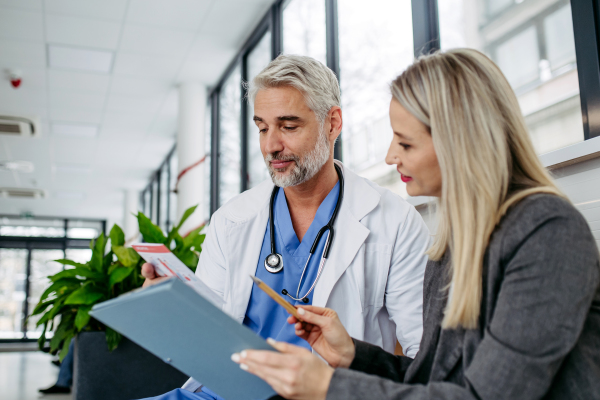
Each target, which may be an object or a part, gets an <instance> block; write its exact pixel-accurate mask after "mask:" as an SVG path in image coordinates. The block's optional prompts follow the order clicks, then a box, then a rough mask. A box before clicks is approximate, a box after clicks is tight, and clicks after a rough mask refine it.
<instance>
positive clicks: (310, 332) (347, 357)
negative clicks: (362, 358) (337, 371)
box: [288, 306, 355, 368]
mask: <svg viewBox="0 0 600 400" xmlns="http://www.w3.org/2000/svg"><path fill="white" fill-rule="evenodd" d="M298 314H299V315H300V317H301V318H302V320H303V322H300V321H298V320H297V319H296V318H295V317H294V316H290V317H288V323H289V324H295V330H296V335H298V336H300V337H301V338H302V339H304V340H306V341H307V342H308V344H310V346H311V347H312V348H313V349H314V350H315V351H316V352H317V353H319V355H320V356H321V357H323V358H324V359H325V361H327V362H328V363H329V365H331V366H332V367H334V368H348V367H349V366H350V364H352V360H354V355H355V348H354V341H353V340H352V338H351V337H350V335H348V332H347V331H346V329H345V328H344V325H342V322H341V321H340V319H339V318H338V316H337V313H336V312H335V311H333V310H332V309H330V308H323V307H315V306H299V307H298Z"/></svg>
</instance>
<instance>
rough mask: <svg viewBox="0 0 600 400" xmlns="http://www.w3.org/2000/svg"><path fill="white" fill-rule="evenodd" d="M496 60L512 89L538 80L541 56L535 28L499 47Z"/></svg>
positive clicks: (528, 29) (530, 28)
mask: <svg viewBox="0 0 600 400" xmlns="http://www.w3.org/2000/svg"><path fill="white" fill-rule="evenodd" d="M495 58H496V63H497V64H498V66H499V67H500V69H501V70H502V72H504V75H505V76H506V79H508V82H509V83H510V84H511V85H512V87H517V88H518V87H521V86H523V85H524V84H526V83H529V82H532V81H534V80H536V79H538V78H539V65H540V55H539V51H538V46H537V36H536V30H535V27H533V26H532V27H529V28H527V29H526V30H524V31H523V32H521V33H519V34H517V35H515V36H513V37H512V38H511V39H509V40H507V41H505V42H504V43H502V44H501V45H499V46H498V47H497V49H496V57H495Z"/></svg>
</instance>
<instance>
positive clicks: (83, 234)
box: [0, 215, 106, 341]
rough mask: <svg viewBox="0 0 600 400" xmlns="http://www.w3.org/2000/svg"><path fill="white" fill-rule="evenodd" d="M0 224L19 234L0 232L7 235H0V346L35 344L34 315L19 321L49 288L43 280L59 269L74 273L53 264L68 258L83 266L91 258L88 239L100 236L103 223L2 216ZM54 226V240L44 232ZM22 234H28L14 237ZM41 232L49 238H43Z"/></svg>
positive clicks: (38, 329)
mask: <svg viewBox="0 0 600 400" xmlns="http://www.w3.org/2000/svg"><path fill="white" fill-rule="evenodd" d="M0 224H1V226H2V227H17V228H19V229H16V230H12V231H9V230H5V233H7V234H5V235H0V341H1V340H3V339H36V338H38V337H39V332H40V328H38V327H36V326H35V325H36V323H37V321H38V320H39V318H40V315H37V316H33V317H32V318H30V319H29V320H25V318H26V316H27V315H28V314H30V313H31V312H32V311H33V309H34V307H35V306H36V305H37V303H38V301H39V299H40V296H41V295H42V293H43V292H44V291H45V290H46V288H48V286H49V285H50V284H51V282H50V280H49V279H48V276H49V275H53V274H56V273H58V272H60V271H62V270H63V269H64V268H74V267H71V266H66V267H65V266H64V265H62V264H60V263H57V262H55V261H54V260H57V259H62V258H68V259H70V260H73V261H75V262H79V263H82V264H83V263H87V262H88V261H89V260H90V258H91V256H92V251H91V250H90V248H89V244H90V238H94V237H97V236H98V235H99V234H100V232H102V230H103V228H104V226H105V224H106V221H102V220H91V219H88V220H71V219H68V218H62V219H55V218H45V217H29V218H20V217H17V216H9V215H6V216H0ZM58 225H60V226H61V228H60V229H61V233H62V234H61V235H60V236H58V235H52V234H53V232H52V231H49V230H47V228H49V227H54V229H59V228H58ZM65 227H66V228H67V229H66V231H65ZM24 229H29V230H30V231H31V232H30V233H34V234H31V235H28V236H18V235H19V234H21V233H23V232H24ZM36 229H37V231H35V230H36ZM40 229H41V230H40ZM44 232H48V233H50V234H51V235H50V236H44V235H43V233H44ZM13 234H15V235H16V236H15V235H13Z"/></svg>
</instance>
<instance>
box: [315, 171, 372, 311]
mask: <svg viewBox="0 0 600 400" xmlns="http://www.w3.org/2000/svg"><path fill="white" fill-rule="evenodd" d="M336 163H337V164H338V165H340V166H341V167H342V169H343V172H344V183H345V187H344V199H343V201H342V206H341V208H340V211H339V214H338V218H337V220H336V222H335V225H334V228H335V235H334V237H333V244H332V247H331V250H330V252H329V258H328V259H327V261H326V262H325V267H324V268H323V272H322V275H321V279H319V282H318V283H317V286H316V288H315V295H314V296H313V304H314V305H315V306H319V307H325V306H326V305H327V301H328V300H329V295H330V294H331V291H332V290H333V287H334V286H335V284H336V283H337V281H338V280H339V279H340V277H341V276H342V275H343V274H344V272H345V271H346V269H347V268H348V267H349V266H350V264H351V263H352V260H354V257H355V256H356V253H357V252H358V250H359V249H360V247H361V246H362V244H363V243H364V242H365V240H366V239H367V237H368V236H369V233H370V232H371V231H370V230H369V229H368V228H367V227H365V226H364V225H363V224H361V222H360V220H361V219H362V218H363V217H364V216H365V215H367V214H369V213H370V212H371V211H372V210H373V209H374V208H375V207H377V204H379V199H380V195H379V193H378V192H377V191H376V190H375V189H373V188H372V187H371V186H370V185H369V184H368V183H366V181H365V180H363V179H362V178H360V177H358V176H357V175H356V174H355V173H353V172H352V171H350V170H346V169H344V168H343V165H342V163H340V162H339V161H336Z"/></svg>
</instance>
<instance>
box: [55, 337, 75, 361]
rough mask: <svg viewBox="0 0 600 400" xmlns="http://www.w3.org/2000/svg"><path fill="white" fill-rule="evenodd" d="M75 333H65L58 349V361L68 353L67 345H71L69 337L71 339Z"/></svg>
mask: <svg viewBox="0 0 600 400" xmlns="http://www.w3.org/2000/svg"><path fill="white" fill-rule="evenodd" d="M74 336H75V335H74V334H73V333H69V334H67V335H65V338H64V342H63V346H62V349H61V350H60V354H59V355H58V359H59V360H60V362H62V361H63V360H64V358H65V357H66V356H67V354H69V346H70V345H71V339H73V337H74Z"/></svg>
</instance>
